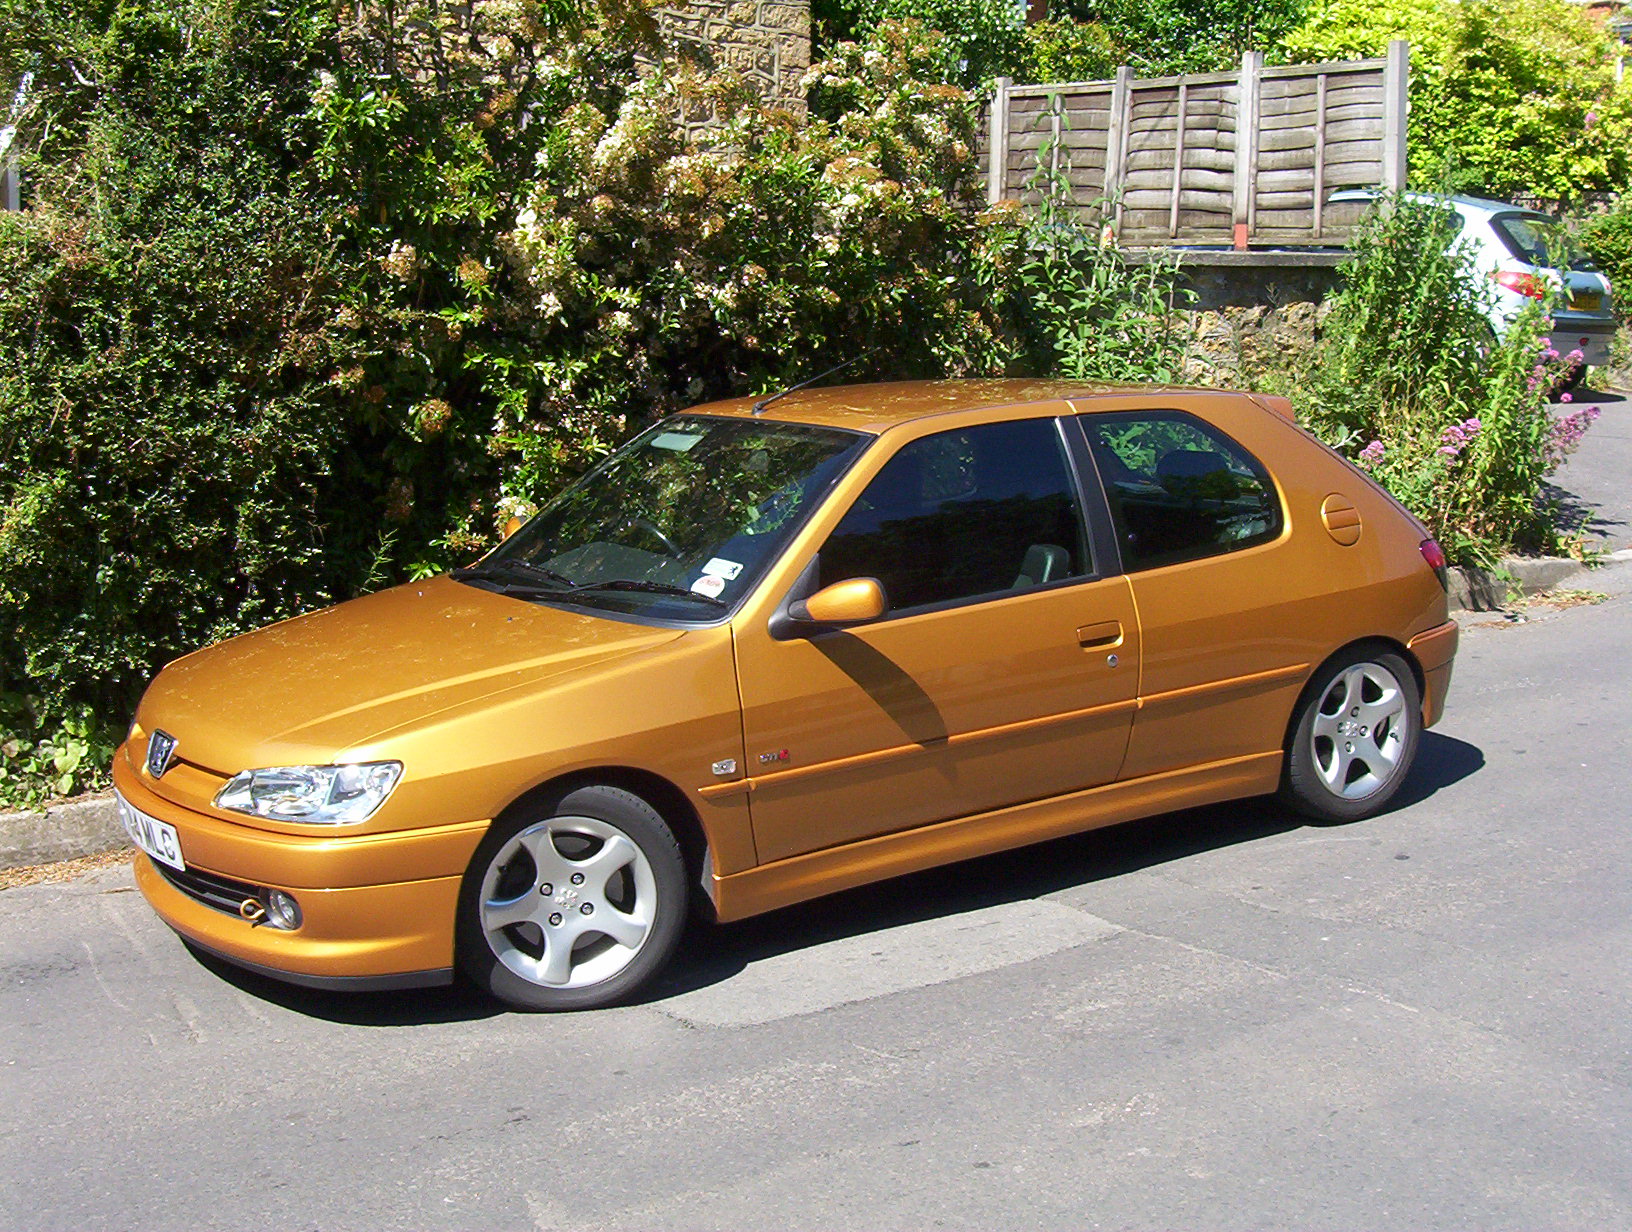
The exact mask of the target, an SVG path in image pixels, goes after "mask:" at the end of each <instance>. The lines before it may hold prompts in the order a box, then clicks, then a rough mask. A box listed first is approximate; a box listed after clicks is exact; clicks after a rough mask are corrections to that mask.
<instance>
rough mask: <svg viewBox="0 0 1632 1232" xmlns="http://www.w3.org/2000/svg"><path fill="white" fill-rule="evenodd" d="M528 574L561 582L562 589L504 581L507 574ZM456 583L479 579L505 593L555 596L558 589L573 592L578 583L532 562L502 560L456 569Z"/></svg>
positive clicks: (454, 572) (454, 574)
mask: <svg viewBox="0 0 1632 1232" xmlns="http://www.w3.org/2000/svg"><path fill="white" fill-rule="evenodd" d="M517 573H523V574H526V575H527V576H529V577H538V578H543V579H545V580H546V581H550V582H559V583H560V587H548V588H546V587H541V586H533V587H528V586H527V585H526V583H519V584H518V583H514V582H507V581H505V580H504V578H505V575H506V574H510V575H514V574H517ZM452 576H453V578H454V580H455V581H460V582H462V581H464V580H465V579H466V578H477V579H480V580H481V581H488V582H493V583H495V584H497V585H501V586H504V587H505V588H506V589H505V593H507V594H515V593H517V592H519V591H523V590H528V589H532V590H538V591H547V593H550V594H554V593H555V592H556V590H557V589H566V590H571V589H573V587H574V586H575V585H577V583H575V582H574V581H573V580H572V579H571V578H569V577H568V576H567V575H566V574H564V573H557V572H556V571H555V570H554V569H547V568H545V567H544V566H543V565H535V564H533V562H532V561H530V560H500V561H495V562H494V563H493V564H490V565H472V566H470V568H468V569H455V570H454V571H453V573H452Z"/></svg>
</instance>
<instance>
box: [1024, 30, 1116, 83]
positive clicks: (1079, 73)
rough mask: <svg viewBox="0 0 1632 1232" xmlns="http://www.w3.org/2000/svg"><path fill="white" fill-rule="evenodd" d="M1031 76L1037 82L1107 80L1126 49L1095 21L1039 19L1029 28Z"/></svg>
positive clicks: (1113, 73)
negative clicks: (1119, 45) (1121, 47)
mask: <svg viewBox="0 0 1632 1232" xmlns="http://www.w3.org/2000/svg"><path fill="white" fill-rule="evenodd" d="M1026 38H1027V40H1028V41H1029V42H1030V43H1031V50H1030V57H1029V58H1030V63H1029V65H1028V66H1027V67H1028V68H1029V70H1030V76H1031V78H1032V79H1033V80H1036V81H1103V80H1105V79H1106V78H1108V77H1112V76H1114V75H1115V73H1116V70H1117V67H1118V66H1119V65H1120V64H1121V63H1122V51H1121V49H1120V48H1119V47H1118V46H1117V44H1116V42H1115V40H1114V39H1112V37H1111V35H1110V32H1109V31H1108V30H1106V29H1105V27H1104V26H1102V25H1100V24H1099V23H1098V22H1094V21H1070V20H1065V21H1059V20H1049V21H1039V22H1036V23H1034V24H1032V25H1030V26H1027V27H1026Z"/></svg>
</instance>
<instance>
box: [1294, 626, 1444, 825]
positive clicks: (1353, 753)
mask: <svg viewBox="0 0 1632 1232" xmlns="http://www.w3.org/2000/svg"><path fill="white" fill-rule="evenodd" d="M1421 732H1422V698H1421V694H1420V693H1419V691H1418V689H1417V678H1416V676H1415V675H1413V674H1412V671H1411V668H1410V666H1409V665H1408V664H1407V663H1406V662H1405V660H1404V659H1402V658H1400V657H1399V655H1396V654H1393V653H1390V652H1387V651H1379V650H1372V651H1365V650H1362V651H1358V652H1353V653H1350V654H1347V655H1344V656H1342V657H1340V658H1338V659H1336V660H1334V661H1333V662H1331V663H1329V664H1327V665H1326V666H1325V667H1323V668H1322V669H1321V672H1320V675H1319V676H1318V677H1317V679H1316V680H1315V682H1314V683H1313V685H1312V686H1311V687H1310V688H1309V689H1307V690H1306V691H1305V692H1304V695H1303V700H1302V701H1301V702H1300V703H1299V708H1298V713H1297V718H1296V721H1295V722H1294V723H1293V726H1292V736H1291V741H1290V746H1289V747H1288V749H1287V753H1286V772H1285V775H1284V776H1283V778H1282V783H1281V798H1282V799H1283V800H1284V801H1285V802H1286V803H1287V804H1289V805H1291V806H1292V807H1293V808H1295V809H1297V810H1298V811H1299V812H1300V813H1303V814H1305V815H1306V816H1309V817H1313V818H1316V819H1318V820H1321V821H1358V820H1360V819H1361V818H1362V817H1370V816H1371V815H1372V814H1374V813H1377V812H1379V811H1381V810H1382V808H1383V806H1384V805H1386V804H1387V803H1388V802H1389V800H1391V799H1392V798H1393V796H1394V793H1395V792H1397V791H1398V790H1399V789H1400V785H1401V784H1402V783H1403V782H1404V781H1405V777H1406V775H1407V774H1408V773H1409V772H1410V769H1411V762H1412V760H1413V759H1414V758H1415V757H1416V754H1417V741H1418V738H1419V736H1420V735H1421Z"/></svg>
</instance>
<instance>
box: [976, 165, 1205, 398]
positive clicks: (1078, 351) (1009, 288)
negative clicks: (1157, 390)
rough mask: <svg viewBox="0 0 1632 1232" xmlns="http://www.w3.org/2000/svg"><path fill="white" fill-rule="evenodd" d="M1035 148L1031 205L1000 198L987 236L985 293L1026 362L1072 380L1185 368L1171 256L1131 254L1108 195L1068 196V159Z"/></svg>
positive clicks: (1175, 376)
mask: <svg viewBox="0 0 1632 1232" xmlns="http://www.w3.org/2000/svg"><path fill="white" fill-rule="evenodd" d="M1054 152H1055V151H1054V146H1053V145H1052V144H1051V143H1049V142H1046V141H1045V142H1044V143H1043V145H1042V146H1041V147H1039V149H1038V150H1037V156H1036V158H1037V162H1036V170H1035V171H1034V172H1033V174H1032V176H1031V179H1030V181H1029V183H1028V184H1027V189H1028V192H1029V194H1030V195H1034V196H1036V197H1037V198H1038V203H1037V205H1036V206H1035V207H1034V208H1029V209H1025V210H1022V209H1021V208H1019V204H1018V202H1015V201H1012V200H1011V201H1008V202H1004V203H1002V205H1000V206H999V207H998V208H997V209H996V210H995V211H994V212H993V215H992V216H993V218H994V221H995V222H997V223H998V224H999V225H998V226H997V227H994V229H993V232H992V235H991V240H990V243H989V248H988V251H989V258H988V259H989V267H988V269H987V271H986V275H985V276H986V277H987V278H988V279H989V280H990V287H991V290H990V293H991V297H992V300H993V303H994V305H996V306H997V307H998V309H999V310H1000V311H1002V312H1004V313H1005V315H1006V317H1007V318H1008V319H1009V320H1010V322H1011V323H1012V324H1011V330H1010V332H1011V335H1012V336H1013V337H1014V338H1015V339H1016V340H1017V341H1018V342H1020V344H1021V345H1022V346H1023V347H1024V354H1025V360H1024V366H1025V367H1026V368H1027V369H1028V370H1030V371H1035V372H1054V373H1059V374H1060V375H1062V376H1068V377H1071V378H1074V379H1076V380H1101V381H1160V382H1164V383H1178V382H1180V381H1182V380H1183V377H1184V358H1185V349H1186V331H1185V329H1184V324H1183V318H1182V317H1181V316H1180V314H1179V312H1178V311H1177V305H1178V303H1179V301H1180V300H1181V299H1182V298H1184V296H1182V295H1181V293H1180V292H1179V290H1178V288H1177V274H1178V262H1177V259H1176V258H1173V257H1170V256H1167V255H1164V254H1161V253H1157V252H1147V253H1144V254H1141V257H1140V258H1139V259H1137V260H1133V259H1130V257H1129V254H1127V253H1125V252H1123V251H1122V250H1120V249H1119V248H1117V246H1116V245H1115V243H1114V242H1113V240H1114V237H1113V235H1112V233H1111V229H1110V226H1109V224H1108V223H1107V224H1106V225H1105V226H1103V227H1101V226H1099V225H1094V226H1092V227H1090V226H1089V225H1085V220H1088V221H1094V220H1099V219H1108V218H1109V216H1110V207H1111V204H1112V203H1111V202H1109V201H1103V200H1102V201H1096V202H1093V203H1090V204H1088V205H1087V206H1086V207H1084V208H1082V209H1081V210H1080V211H1079V207H1077V206H1075V205H1073V203H1072V195H1073V191H1074V190H1073V189H1072V187H1071V184H1070V182H1069V178H1068V176H1069V171H1070V161H1069V158H1067V157H1065V151H1064V149H1063V148H1062V149H1061V150H1060V154H1061V159H1060V162H1059V164H1058V166H1057V167H1056V166H1055V164H1054Z"/></svg>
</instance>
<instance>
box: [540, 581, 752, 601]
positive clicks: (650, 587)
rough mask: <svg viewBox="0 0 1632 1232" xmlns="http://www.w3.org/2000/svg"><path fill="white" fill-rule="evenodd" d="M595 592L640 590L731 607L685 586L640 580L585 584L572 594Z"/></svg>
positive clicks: (574, 589)
mask: <svg viewBox="0 0 1632 1232" xmlns="http://www.w3.org/2000/svg"><path fill="white" fill-rule="evenodd" d="M593 590H639V591H643V592H645V593H646V594H652V595H673V596H675V598H677V599H696V600H697V601H698V602H699V603H706V604H708V605H709V606H710V607H729V606H730V604H728V603H726V601H725V600H724V599H716V598H715V597H714V596H713V595H705V594H702V593H700V592H698V591H695V590H687V589H686V588H685V587H684V586H675V585H674V584H673V583H670V582H647V581H643V580H642V579H640V578H613V579H612V580H611V581H607V582H585V583H583V584H582V585H579V586H574V587H573V588H572V590H571V592H570V593H572V594H575V595H578V594H583V593H585V592H586V591H593Z"/></svg>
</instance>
